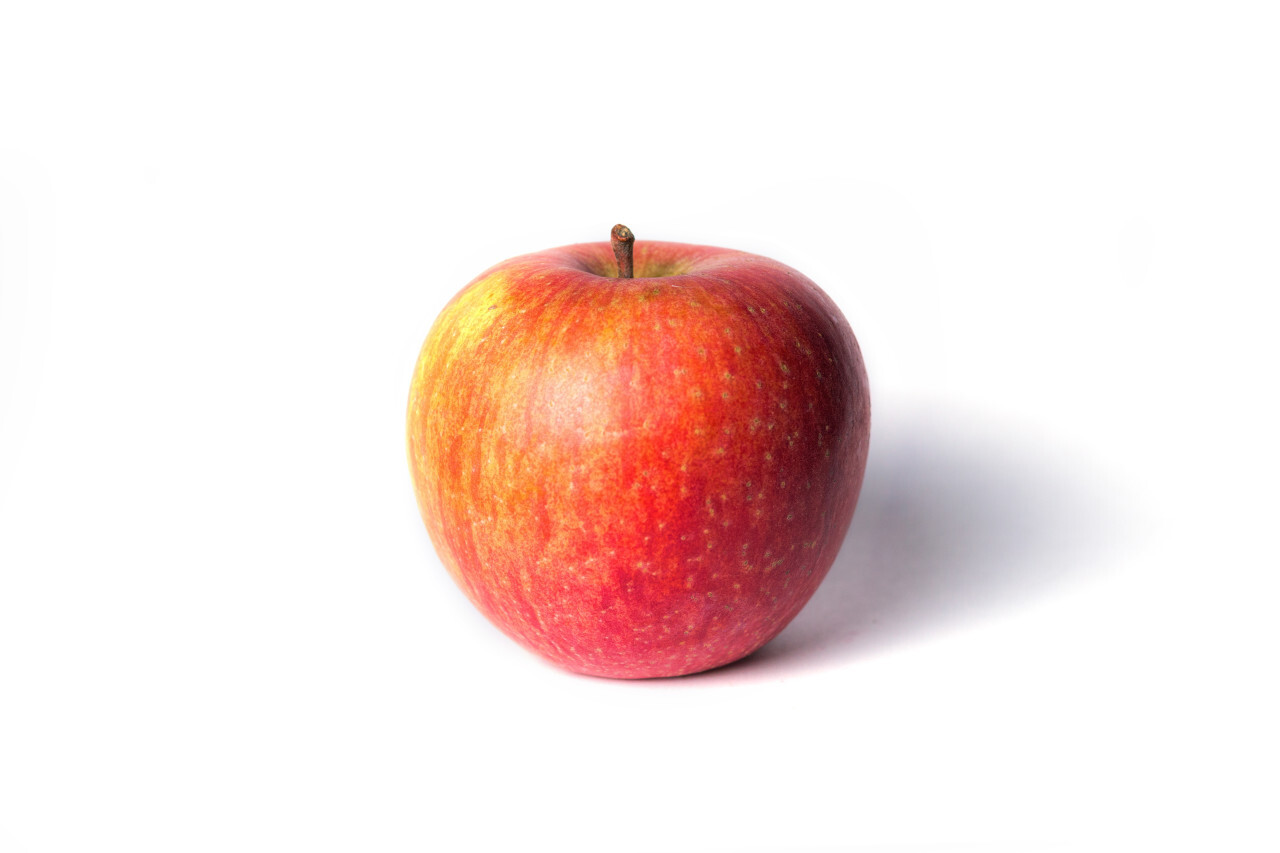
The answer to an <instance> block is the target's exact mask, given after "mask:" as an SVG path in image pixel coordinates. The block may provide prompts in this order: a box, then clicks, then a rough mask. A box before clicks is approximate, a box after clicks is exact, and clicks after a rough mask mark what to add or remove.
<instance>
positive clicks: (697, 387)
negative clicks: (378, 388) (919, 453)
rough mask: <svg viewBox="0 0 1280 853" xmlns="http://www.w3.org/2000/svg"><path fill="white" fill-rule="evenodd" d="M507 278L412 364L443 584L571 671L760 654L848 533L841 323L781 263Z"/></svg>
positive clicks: (707, 258) (482, 286)
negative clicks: (445, 575)
mask: <svg viewBox="0 0 1280 853" xmlns="http://www.w3.org/2000/svg"><path fill="white" fill-rule="evenodd" d="M614 275H616V266H615V262H614V259H613V256H612V252H611V249H610V244H608V243H588V244H580V245H575V246H566V247H564V248H560V249H554V250H551V251H547V252H542V253H538V254H533V255H526V256H524V257H519V258H514V259H512V260H509V261H506V262H504V263H501V264H499V265H497V266H495V267H493V268H492V269H490V270H489V271H488V272H485V273H484V274H483V275H481V276H480V277H479V278H477V279H475V280H474V281H473V282H471V284H469V285H467V286H466V287H465V288H463V290H462V291H461V292H460V293H459V294H458V295H457V296H455V297H454V298H453V300H452V301H451V302H450V303H449V304H448V306H447V307H446V308H445V309H444V311H443V312H442V313H441V314H440V317H439V318H438V319H437V320H436V322H435V325H434V326H433V327H432V329H431V332H430V334H429V335H428V336H427V340H426V343H425V344H424V345H423V347H422V351H421V354H420V355H419V357H418V363H417V367H416V369H415V371H414V374H413V382H412V387H411V391H410V395H409V412H408V452H409V463H410V467H411V469H412V475H413V486H414V490H415V492H416V493H417V499H418V506H419V508H420V510H421V512H422V517H423V520H424V521H425V522H426V526H427V530H428V531H429V533H430V535H431V540H432V542H433V543H434V544H435V547H436V549H437V551H438V552H439V554H440V557H441V559H442V560H443V562H444V564H445V566H446V567H447V568H448V570H449V572H450V573H451V574H452V575H453V578H454V580H455V581H456V582H457V583H458V585H459V586H460V587H461V588H462V590H463V591H464V592H465V593H466V595H467V596H468V597H469V598H470V599H471V601H472V602H474V603H475V605H476V606H477V607H478V608H479V609H480V610H481V611H482V612H483V613H484V614H485V615H486V616H487V617H488V618H489V619H490V620H491V621H493V623H494V624H496V625H497V626H498V627H499V628H501V629H502V630H503V631H504V632H506V633H507V634H508V635H510V636H511V637H513V638H514V639H515V640H517V641H518V642H520V643H522V644H523V645H525V646H526V647H528V648H529V649H531V650H533V651H535V652H537V653H538V654H540V655H542V656H543V657H545V658H547V659H549V660H551V661H554V662H555V663H557V664H560V665H561V666H564V667H567V668H568V669H571V670H574V671H576V672H580V673H587V674H590V675H598V676H609V677H614V678H648V677H654V676H672V675H684V674H688V673H693V672H699V671H701V670H706V669H711V668H713V667H717V666H721V665H724V664H727V663H730V662H731V661H735V660H737V659H739V658H741V657H744V656H745V655H748V654H750V653H751V652H753V651H755V650H756V649H758V648H760V647H761V646H763V645H764V644H765V643H767V642H768V641H769V640H771V639H772V638H773V637H775V636H776V635H777V634H778V633H779V632H780V631H781V630H782V629H783V628H784V627H786V625H787V623H788V622H790V621H791V620H792V618H794V617H795V615H796V614H797V613H799V612H800V609H801V608H802V607H803V606H804V604H805V602H807V601H808V600H809V598H810V596H812V595H813V593H814V591H815V590H816V589H817V588H818V584H820V583H821V582H822V579H823V577H824V576H825V575H826V573H827V571H828V569H829V568H830V567H831V564H832V562H833V561H834V560H835V557H836V553H837V552H838V551H839V549H840V545H841V542H842V540H843V539H844V535H845V531H846V530H847V529H848V527H849V523H850V521H851V519H852V517H853V511H854V506H855V504H856V503H857V498H858V491H859V489H860V488H861V485H862V475H863V470H864V468H865V466H866V460H867V447H868V439H869V434H870V398H869V396H868V391H867V377H866V372H865V369H864V367H863V362H862V356H861V353H860V352H859V349H858V344H857V342H856V340H855V339H854V336H853V332H852V330H851V329H850V328H849V324H848V323H847V322H846V321H845V319H844V317H843V315H841V313H840V311H839V310H838V309H837V308H836V306H835V304H834V303H833V302H832V301H831V300H830V298H828V297H827V295H826V294H824V293H823V292H822V291H821V290H820V289H819V288H818V287H817V285H815V284H814V283H813V282H811V281H810V280H809V279H807V278H805V277H804V276H803V275H801V274H800V273H798V272H796V271H795V270H793V269H790V268H789V267H786V266H784V265H783V264H780V263H777V262H775V261H772V260H769V259H767V258H763V257H759V256H755V255H749V254H745V253H742V252H735V251H729V250H725V249H715V248H710V247H705V246H689V245H682V244H677V243H660V242H649V241H646V242H639V243H636V244H635V275H636V276H637V277H636V278H632V279H619V278H613V277H612V276H614Z"/></svg>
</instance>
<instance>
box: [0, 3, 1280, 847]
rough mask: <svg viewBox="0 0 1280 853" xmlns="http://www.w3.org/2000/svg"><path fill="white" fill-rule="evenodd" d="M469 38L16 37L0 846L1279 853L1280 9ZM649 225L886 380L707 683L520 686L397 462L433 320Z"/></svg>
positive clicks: (557, 25) (0, 381) (177, 14)
mask: <svg viewBox="0 0 1280 853" xmlns="http://www.w3.org/2000/svg"><path fill="white" fill-rule="evenodd" d="M456 5H457V6H459V7H461V6H462V5H464V4H456ZM432 6H433V4H402V5H384V4H368V3H360V4H355V3H352V4H345V5H341V6H339V5H333V4H320V5H317V4H303V3H293V4H289V3H273V2H267V3H230V4H215V5H198V4H163V3H154V4H139V3H125V4H89V3H85V4H79V5H76V4H57V3H37V2H17V3H7V4H5V5H4V7H3V11H0V407H2V408H0V415H2V417H0V850H2V851H4V853H10V851H20V853H46V851H48V853H52V851H58V853H62V851H85V850H95V851H96V850H110V851H115V850H121V851H130V853H144V851H166V853H168V851H177V850H180V851H226V850H241V851H258V850H261V851H281V850H307V851H347V850H352V851H354V850H375V851H401V850H404V851H408V850H433V851H454V850H472V849H480V850H503V851H507V850H520V851H542V850H547V851H552V850H554V851H566V852H567V853H573V851H588V850H589V851H631V850H635V851H657V850H663V851H667V850H671V851H775V850H787V851H793V850H794V851H833V850H894V851H902V850H909V851H917V850H928V851H939V850H947V851H951V850H966V851H968V850H988V849H993V850H1017V851H1026V850H1041V849H1046V850H1048V849H1052V850H1060V849H1065V850H1090V851H1092V850H1105V849H1116V850H1127V851H1131V850H1139V849H1171V848H1179V847H1184V846H1185V847H1188V848H1191V849H1206V850H1208V849H1215V850H1216V849H1226V850H1248V849H1274V845H1276V844H1280V834H1278V832H1277V828H1276V826H1277V825H1276V821H1275V811H1274V810H1275V806H1276V803H1277V802H1278V801H1280V785H1278V783H1277V778H1278V776H1277V769H1276V768H1277V760H1278V759H1280V744H1278V740H1277V735H1276V723H1275V720H1276V719H1277V718H1280V702H1278V701H1277V696H1276V669H1277V667H1276V654H1275V653H1276V649H1277V648H1278V647H1280V643H1278V642H1277V641H1278V640H1280V631H1278V630H1277V627H1276V620H1275V615H1274V612H1275V609H1276V606H1277V595H1276V593H1277V591H1278V589H1280V585H1278V584H1277V580H1276V572H1277V568H1280V560H1278V559H1277V557H1278V556H1280V555H1278V554H1277V549H1276V546H1275V525H1276V517H1277V514H1276V511H1277V509H1278V507H1277V501H1276V491H1275V489H1276V486H1275V482H1276V476H1277V473H1278V472H1277V464H1276V463H1277V458H1276V451H1275V449H1274V441H1275V436H1276V434H1277V428H1278V427H1280V424H1277V419H1276V417H1275V413H1274V409H1273V407H1274V399H1275V395H1276V367H1277V364H1278V363H1280V360H1278V359H1277V355H1278V353H1277V347H1276V344H1275V327H1276V322H1277V321H1276V316H1277V314H1276V300H1275V293H1276V292H1277V285H1280V240H1278V239H1277V235H1278V234H1280V205H1278V204H1277V200H1278V199H1280V157H1278V156H1277V152H1280V126H1278V121H1277V116H1278V113H1277V103H1280V99H1278V95H1280V91H1278V89H1277V86H1276V82H1275V81H1277V80H1280V59H1278V57H1280V53H1278V52H1277V50H1276V45H1277V43H1278V40H1280V29H1278V28H1277V19H1276V13H1275V11H1274V9H1273V8H1272V7H1270V6H1269V5H1268V4H1263V3H1258V4H1199V7H1198V8H1197V7H1195V6H1190V5H1183V4H1159V3H1138V4H1133V3H1130V4H1115V3H1105V4H1054V5H1053V7H1052V8H1048V7H1046V6H1044V5H1042V4H1031V5H1026V4H1007V5H991V4H976V5H975V4H935V5H919V4H878V6H877V7H875V8H866V7H863V6H858V7H856V8H855V7H852V6H849V7H845V6H840V7H835V6H833V7H829V8H827V7H807V6H804V5H801V4H783V5H781V6H779V5H777V4H768V5H764V6H759V7H754V6H750V5H746V4H732V5H725V6H720V7H709V6H701V5H697V6H695V5H692V4H689V5H680V6H674V7H661V6H654V5H652V4H649V3H632V4H630V11H629V12H623V11H620V10H619V9H620V7H618V8H609V6H608V4H583V5H580V6H574V7H563V8H553V9H550V10H548V9H546V8H543V7H542V6H541V4H526V6H525V7H523V8H521V9H519V10H515V11H511V10H507V11H503V10H500V9H486V10H480V9H472V8H471V7H470V6H467V10H466V11H462V10H461V9H460V8H455V9H451V10H450V11H445V12H441V11H438V10H436V9H434V8H432ZM962 7H963V8H962ZM1174 7H1176V8H1174ZM619 92H626V93H627V94H626V95H625V96H621V97H620V96H619V95H618V93H619ZM618 221H621V222H625V223H627V224H628V225H630V226H631V227H632V228H633V229H634V230H635V232H636V233H637V235H638V236H639V238H640V239H641V240H644V239H646V238H649V239H668V240H679V241H686V242H694V243H710V244H718V245H727V246H731V247H734V248H741V249H746V250H751V251H756V252H759V253H761V254H767V255H771V256H774V257H776V258H778V259H779V260H782V261H784V262H786V263H789V264H791V265H793V266H795V267H797V268H798V269H800V270H802V271H804V272H805V273H807V274H808V275H809V276H810V277H812V278H814V279H815V280H816V281H818V282H819V283H820V284H821V285H822V286H823V287H824V288H826V289H827V290H828V292H830V293H831V294H832V296H833V297H834V298H835V300H836V301H837V303H839V304H840V305H841V306H842V307H843V309H844V311H845V313H846V315H847V316H848V317H849V319H850V321H851V323H852V325H853V327H854V329H855V331H856V332H857V334H858V336H859V339H860V341H861V343H862V346H863V349H864V352H865V354H866V358H867V362H868V366H869V371H870V375H871V381H872V394H873V407H874V412H875V415H874V427H873V437H872V457H871V462H870V468H869V473H868V479H867V482H866V486H865V489H864V493H863V499H862V505H861V507H860V509H859V511H858V516H857V518H856V521H855V524H854V529H853V532H852V534H851V536H850V538H849V539H848V541H847V543H846V547H845V550H844V552H843V554H842V556H841V558H840V560H839V562H838V564H837V566H836V568H835V570H834V572H833V574H832V576H831V577H830V578H829V580H828V582H827V584H826V585H825V586H824V587H823V588H822V589H821V590H820V591H819V593H818V595H817V596H816V598H815V599H814V600H813V602H812V603H811V605H810V607H809V608H808V609H807V610H806V611H805V612H804V613H803V614H802V615H801V617H800V618H799V619H798V620H797V621H796V622H795V623H794V624H793V626H792V627H791V628H790V629H788V631H787V632H786V633H784V634H783V636H782V637H781V638H779V639H778V640H777V641H776V642H775V643H774V644H772V645H771V646H769V647H768V648H767V649H766V650H765V651H763V652H762V653H761V654H759V655H758V656H757V657H755V658H754V659H751V660H749V661H748V662H745V663H742V664H740V665H737V666H734V667H731V668H728V669H725V670H722V671H719V672H715V673H712V674H709V675H705V676H700V677H694V678H689V679H684V680H676V681H664V682H646V683H620V682H610V681H602V680H591V679H585V678H580V677H575V676H572V675H568V674H565V673H562V672H560V671H558V670H555V669H552V668H550V667H548V666H545V665H543V664H542V663H540V662H539V661H538V660H536V659H534V658H532V657H530V656H528V655H527V654H525V653H524V652H523V651H521V650H520V649H518V648H517V647H515V646H514V645H512V644H511V643H510V642H508V641H507V640H506V639H504V638H503V637H502V636H500V635H499V634H498V633H497V632H496V630H494V629H493V628H491V627H490V626H489V625H488V624H487V623H486V622H484V621H483V620H482V619H481V618H480V617H479V616H478V615H477V614H476V613H475V612H474V611H473V610H472V609H471V607H470V606H469V605H468V604H467V603H466V601H465V600H464V599H463V597H462V595H461V594H460V593H459V592H458V591H457V590H456V589H455V588H454V586H453V585H452V583H451V582H450V580H449V579H448V577H447V576H446V574H445V572H444V571H443V569H442V568H441V566H440V564H439V562H438V560H437V559H436V557H435V555H434V553H433V551H432V550H431V546H430V543H429V541H428V539H427V536H426V533H425V531H424V529H423V527H422V524H421V523H420V521H419V519H418V518H417V514H416V508H415V506H414V502H413V499H412V495H411V491H410V486H409V477H408V473H407V467H406V464H405V459H404V444H403V417H404V406H405V400H406V396H407V389H408V381H409V374H410V370H411V368H412V365H413V361H414V359H415V357H416V354H417V350H418V346H419V344H420V343H421V340H422V338H423V337H424V336H425V334H426V331H427V328H428V326H429V324H430V323H431V321H432V319H433V318H434V316H435V314H436V313H437V312H438V311H439V310H440V308H441V307H442V306H443V305H444V303H445V301H446V300H447V299H448V298H449V297H450V296H451V295H452V294H453V293H454V292H455V291H456V290H457V289H458V288H460V287H461V286H462V285H463V284H465V283H466V282H467V281H468V280H469V279H471V278H472V277H473V276H474V275H476V274H477V273H479V272H480V271H481V270H483V269H484V268H485V267H487V266H489V265H490V264H492V263H495V262H497V261H499V260H502V259H503V258H506V257H509V256H512V255H516V254H521V253H525V252H529V251H535V250H538V249H542V248H548V247H551V246H555V245H561V244H565V243H572V242H578V241H582V240H592V239H605V238H606V236H607V233H608V230H609V228H610V226H612V225H613V224H614V223H615V222H618Z"/></svg>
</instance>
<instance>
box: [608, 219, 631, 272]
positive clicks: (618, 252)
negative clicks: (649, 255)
mask: <svg viewBox="0 0 1280 853" xmlns="http://www.w3.org/2000/svg"><path fill="white" fill-rule="evenodd" d="M609 242H610V243H612V244H613V256H614V257H615V258H617V259H618V278H631V276H632V266H631V263H632V258H631V249H632V247H633V246H634V245H635V242H636V235H634V234H632V233H631V229H630V228H628V227H627V226H625V225H615V226H613V231H612V232H610V234H609Z"/></svg>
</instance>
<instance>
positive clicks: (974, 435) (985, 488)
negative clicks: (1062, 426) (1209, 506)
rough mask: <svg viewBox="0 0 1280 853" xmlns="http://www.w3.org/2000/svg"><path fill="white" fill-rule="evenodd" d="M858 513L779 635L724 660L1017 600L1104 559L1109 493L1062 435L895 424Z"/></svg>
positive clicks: (825, 643) (834, 647) (877, 441)
mask: <svg viewBox="0 0 1280 853" xmlns="http://www.w3.org/2000/svg"><path fill="white" fill-rule="evenodd" d="M886 427H888V428H884V429H880V430H875V429H874V428H873V431H872V442H871V454H870V457H869V460H868V465H867V473H866V478H865V480H864V482H863V488H862V493H861V496H860V498H859V502H858V509H857V512H856V514H855V517H854V522H853V526H852V528H851V529H850V531H849V534H848V536H847V537H846V539H845V543H844V547H843V548H842V550H841V552H840V555H839V557H838V558H837V560H836V562H835V565H833V566H832V568H831V572H830V574H829V575H828V576H827V579H826V580H825V581H824V582H823V584H822V586H821V587H820V588H819V589H818V591H817V593H816V594H815V595H814V597H813V599H812V600H811V601H810V602H809V604H808V606H806V607H805V609H804V610H803V611H802V612H801V613H800V615H799V616H798V617H796V619H795V621H794V622H792V623H791V625H789V626H788V627H787V629H786V630H785V631H783V632H782V634H780V635H779V636H778V637H777V638H776V639H775V640H774V641H773V642H771V643H769V644H768V645H767V646H765V647H764V648H763V649H761V650H760V651H758V652H756V653H755V654H754V655H751V656H750V657H748V658H746V659H745V660H742V661H739V662H738V663H735V664H732V665H730V666H728V667H723V668H721V669H719V670H713V671H711V672H708V673H705V674H703V675H697V676H692V678H695V679H702V678H704V677H711V678H714V677H716V675H717V674H718V673H722V674H724V675H725V676H731V677H733V678H735V679H736V678H737V677H740V676H750V677H752V678H755V677H758V676H766V677H768V676H778V675H786V674H792V673H794V672H796V671H798V670H804V669H808V668H811V667H827V666H832V665H839V664H841V663H843V662H845V661H847V660H849V659H851V658H854V657H857V656H858V655H859V654H862V653H868V652H872V651H874V650H876V649H878V648H882V647H886V646H889V645H891V644H895V643H899V642H904V641H909V640H911V639H915V638H919V637H922V636H925V635H928V634H930V633H934V632H938V631H942V630H945V629H946V628H947V627H948V626H954V625H956V624H958V623H962V622H964V621H967V620H973V619H979V618H982V616H983V615H984V614H985V613H989V612H991V611H993V610H996V609H999V608H1006V607H1011V606H1015V605H1016V604H1017V603H1018V602H1020V601H1026V600H1029V599H1031V598H1032V597H1034V596H1040V595H1044V594H1048V593H1049V592H1050V591H1051V590H1052V589H1053V588H1055V587H1057V586H1059V585H1061V584H1064V583H1067V582H1069V581H1072V580H1076V579H1080V578H1082V577H1083V576H1086V575H1088V574H1089V573H1091V572H1092V571H1094V570H1095V569H1096V567H1097V566H1098V564H1099V562H1100V559H1099V558H1100V556H1101V555H1102V553H1103V552H1104V551H1106V550H1108V549H1109V547H1110V545H1111V544H1112V543H1113V542H1114V540H1115V536H1114V533H1115V532H1116V529H1117V522H1116V520H1115V515H1114V512H1112V511H1111V510H1110V509H1109V507H1110V505H1111V501H1110V499H1109V496H1108V495H1106V494H1105V492H1104V491H1103V489H1102V486H1101V485H1100V484H1098V483H1092V484H1088V483H1087V480H1088V473H1089V472H1087V471H1085V470H1083V468H1082V467H1081V466H1071V465H1070V464H1069V463H1068V461H1067V460H1066V459H1065V457H1064V455H1063V454H1062V453H1061V451H1060V450H1059V449H1056V448H1052V447H1045V446H1036V445H1032V444H1029V443H1028V442H1027V441H1026V440H1025V439H1020V438H1019V437H1018V436H1008V435H995V434H991V433H990V432H983V431H980V430H975V429H973V428H972V427H971V426H965V427H958V426H954V425H945V424H940V425H937V426H908V427H907V428H902V427H901V426H900V425H886Z"/></svg>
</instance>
